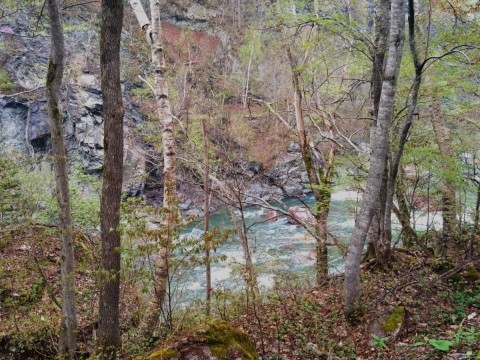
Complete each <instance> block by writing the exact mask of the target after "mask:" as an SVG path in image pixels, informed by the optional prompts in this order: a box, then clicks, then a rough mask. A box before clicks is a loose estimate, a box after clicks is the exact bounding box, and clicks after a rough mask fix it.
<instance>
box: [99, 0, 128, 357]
mask: <svg viewBox="0 0 480 360" xmlns="http://www.w3.org/2000/svg"><path fill="white" fill-rule="evenodd" d="M122 21H123V2H122V0H102V23H101V29H100V72H101V86H102V100H103V108H104V133H105V138H104V148H105V162H104V167H103V187H102V198H101V204H100V227H101V245H102V251H101V269H102V273H101V275H102V279H101V286H100V304H99V325H98V344H97V345H98V349H99V352H100V354H101V358H102V359H115V358H116V351H117V349H118V348H119V347H120V330H119V298H120V250H119V249H120V230H119V222H120V198H121V194H122V176H123V115H124V109H123V100H122V88H121V85H120V39H121V33H122Z"/></svg>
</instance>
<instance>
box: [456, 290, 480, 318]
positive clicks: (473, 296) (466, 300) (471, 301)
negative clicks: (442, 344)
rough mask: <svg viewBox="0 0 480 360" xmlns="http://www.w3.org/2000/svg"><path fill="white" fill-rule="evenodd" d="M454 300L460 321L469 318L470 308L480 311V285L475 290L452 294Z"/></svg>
mask: <svg viewBox="0 0 480 360" xmlns="http://www.w3.org/2000/svg"><path fill="white" fill-rule="evenodd" d="M452 300H453V303H454V305H455V315H456V316H457V317H458V318H459V319H463V318H465V317H466V316H467V309H468V308H476V309H480V285H477V286H475V287H474V288H473V289H465V290H461V291H458V292H454V293H453V294H452Z"/></svg>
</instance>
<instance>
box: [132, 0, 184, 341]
mask: <svg viewBox="0 0 480 360" xmlns="http://www.w3.org/2000/svg"><path fill="white" fill-rule="evenodd" d="M130 5H131V6H132V8H133V10H134V13H135V16H136V18H137V20H138V22H139V25H140V27H141V28H142V30H143V31H144V32H145V34H146V39H147V42H148V44H149V45H150V47H151V56H152V65H153V75H154V78H155V87H156V88H155V101H156V103H157V114H158V118H159V120H160V122H161V123H162V127H163V129H162V144H163V164H164V167H163V176H164V178H163V179H164V182H163V183H164V185H163V186H164V187H163V208H164V209H165V213H166V218H165V223H164V226H165V227H166V228H167V239H166V241H165V242H164V243H163V244H162V245H161V249H160V251H159V253H158V256H157V258H156V261H155V275H154V276H155V279H154V285H153V291H152V296H151V298H150V302H149V305H148V313H147V320H146V321H145V322H144V326H143V329H144V334H145V335H146V336H148V335H150V334H151V333H152V332H153V331H154V330H155V328H156V326H157V325H158V321H159V319H160V314H161V312H162V307H163V305H164V303H165V298H166V294H167V287H168V281H169V269H168V267H169V261H170V256H171V252H172V237H173V235H174V232H175V228H176V224H177V223H178V211H177V210H176V198H177V197H176V177H175V169H176V149H175V136H174V129H173V116H172V113H171V110H170V100H169V97H168V91H167V81H166V65H165V54H164V51H163V45H162V38H161V23H160V1H159V0H150V13H151V23H150V21H149V20H148V16H147V15H146V13H145V11H144V9H143V6H142V4H141V2H140V0H130Z"/></svg>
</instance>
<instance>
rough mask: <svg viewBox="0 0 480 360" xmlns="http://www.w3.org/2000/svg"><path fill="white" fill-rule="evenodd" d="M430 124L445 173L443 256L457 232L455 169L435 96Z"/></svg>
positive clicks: (441, 114)
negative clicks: (453, 178)
mask: <svg viewBox="0 0 480 360" xmlns="http://www.w3.org/2000/svg"><path fill="white" fill-rule="evenodd" d="M432 126H433V131H434V133H435V138H436V140H437V144H438V149H439V151H440V157H441V165H442V170H443V172H444V174H445V179H444V180H443V186H442V197H443V207H442V215H443V234H442V239H441V241H440V244H439V253H440V254H441V255H442V256H445V255H446V251H447V247H448V245H449V244H450V243H451V242H452V241H453V240H454V239H455V235H456V233H457V226H458V220H457V200H456V195H455V194H456V187H455V183H454V182H453V181H452V180H451V179H452V177H453V174H452V173H453V171H455V169H454V167H453V166H452V160H453V159H454V153H453V149H452V140H451V138H450V134H449V131H448V128H447V125H446V124H445V118H444V116H443V113H442V108H441V105H440V100H439V99H438V98H437V97H435V98H434V99H433V105H432Z"/></svg>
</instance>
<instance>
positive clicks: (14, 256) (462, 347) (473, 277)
mask: <svg viewBox="0 0 480 360" xmlns="http://www.w3.org/2000/svg"><path fill="white" fill-rule="evenodd" d="M76 240H77V246H76V257H77V260H78V264H77V278H76V280H77V283H76V286H77V294H78V317H79V358H88V356H89V355H91V354H92V351H93V344H94V343H93V342H94V337H93V334H94V329H95V322H96V313H95V308H96V304H97V302H98V298H97V296H98V294H97V290H96V289H97V285H96V276H95V269H96V265H95V264H96V259H97V251H98V246H97V245H98V243H97V240H96V239H95V238H89V237H87V236H85V235H83V234H79V233H78V234H77V239H76ZM58 244H59V241H58V238H57V236H56V229H55V228H46V227H38V226H37V227H31V228H28V227H25V226H24V227H16V228H8V229H2V230H0V246H1V256H0V262H1V264H0V265H1V269H2V276H1V284H0V285H1V287H0V289H1V292H0V294H1V297H0V301H1V304H0V306H1V308H0V334H1V339H0V357H2V358H5V359H49V358H52V356H53V354H54V353H55V347H56V339H57V328H58V321H59V315H60V313H59V309H58V305H57V303H58V300H59V295H60V292H59V291H60V288H59V245H58ZM458 264H464V266H463V267H461V268H458V271H457V272H455V271H453V272H452V271H450V275H451V276H445V275H444V276H443V277H442V275H441V274H445V273H446V272H447V271H448V270H451V269H452V268H454V267H455V266H457V265H458ZM475 266H476V267H477V268H478V267H480V263H479V262H478V259H477V262H476V263H475V262H471V263H468V264H466V265H465V263H464V262H463V260H462V258H461V257H460V256H459V257H458V258H457V257H456V255H455V254H451V260H450V262H448V263H442V262H439V261H438V259H435V258H434V257H433V256H432V255H431V254H429V253H422V252H420V251H406V250H397V251H395V253H394V262H393V264H392V267H391V268H389V269H387V270H379V269H366V268H364V269H363V272H362V282H363V284H364V297H363V304H364V306H363V316H362V318H361V320H360V323H359V324H358V325H357V326H356V327H350V326H347V325H346V323H345V322H344V318H343V311H342V299H343V290H342V289H343V284H342V276H341V275H337V276H334V277H332V279H331V280H330V281H329V282H328V283H326V284H325V285H324V286H322V287H320V288H315V287H310V286H309V285H307V284H306V283H305V282H302V281H298V280H295V279H294V277H288V276H286V277H284V278H278V279H277V281H276V282H275V285H274V287H273V288H272V289H270V290H268V291H264V292H262V294H261V296H260V298H259V299H257V301H255V302H253V303H252V301H251V299H249V301H247V299H246V298H245V296H244V295H242V290H241V289H238V288H237V289H233V290H232V291H227V292H224V293H217V294H216V297H215V298H214V301H213V302H212V311H213V314H214V316H215V317H220V318H223V319H224V320H227V321H229V322H230V323H231V324H233V325H235V326H237V327H240V328H242V329H243V330H245V331H246V332H247V333H249V334H250V335H251V336H252V338H253V339H254V340H255V342H256V346H257V350H258V352H259V353H260V354H264V355H265V358H266V359H270V360H272V359H283V360H289V359H327V358H330V359H468V358H475V356H477V352H478V351H479V350H480V331H479V329H480V287H479V273H478V270H477V269H476V268H475ZM447 274H448V273H447ZM122 279H123V284H122V292H121V294H122V301H121V309H122V311H121V329H122V333H123V344H124V345H123V346H124V347H123V352H122V355H121V359H132V358H135V356H138V354H139V353H142V352H144V351H145V350H142V346H141V339H138V337H136V334H135V329H136V327H137V326H138V322H139V320H140V314H141V313H142V309H143V304H142V301H141V297H142V296H141V292H139V291H138V287H137V286H136V285H135V284H134V283H133V280H134V278H133V277H131V276H129V271H128V270H126V271H125V273H123V274H122ZM253 304H255V306H253ZM202 314H203V310H202V305H201V304H200V303H195V305H191V306H189V307H187V308H185V309H184V310H179V311H178V312H177V313H176V314H175V316H174V321H175V322H176V326H175V330H176V332H179V333H182V331H184V330H186V329H188V328H189V327H191V326H193V325H194V324H196V323H199V322H201V321H203V320H204V317H203V315H202ZM391 314H396V315H394V316H390V315H391ZM385 324H387V326H385ZM374 335H375V336H374ZM147 352H148V350H147Z"/></svg>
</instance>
